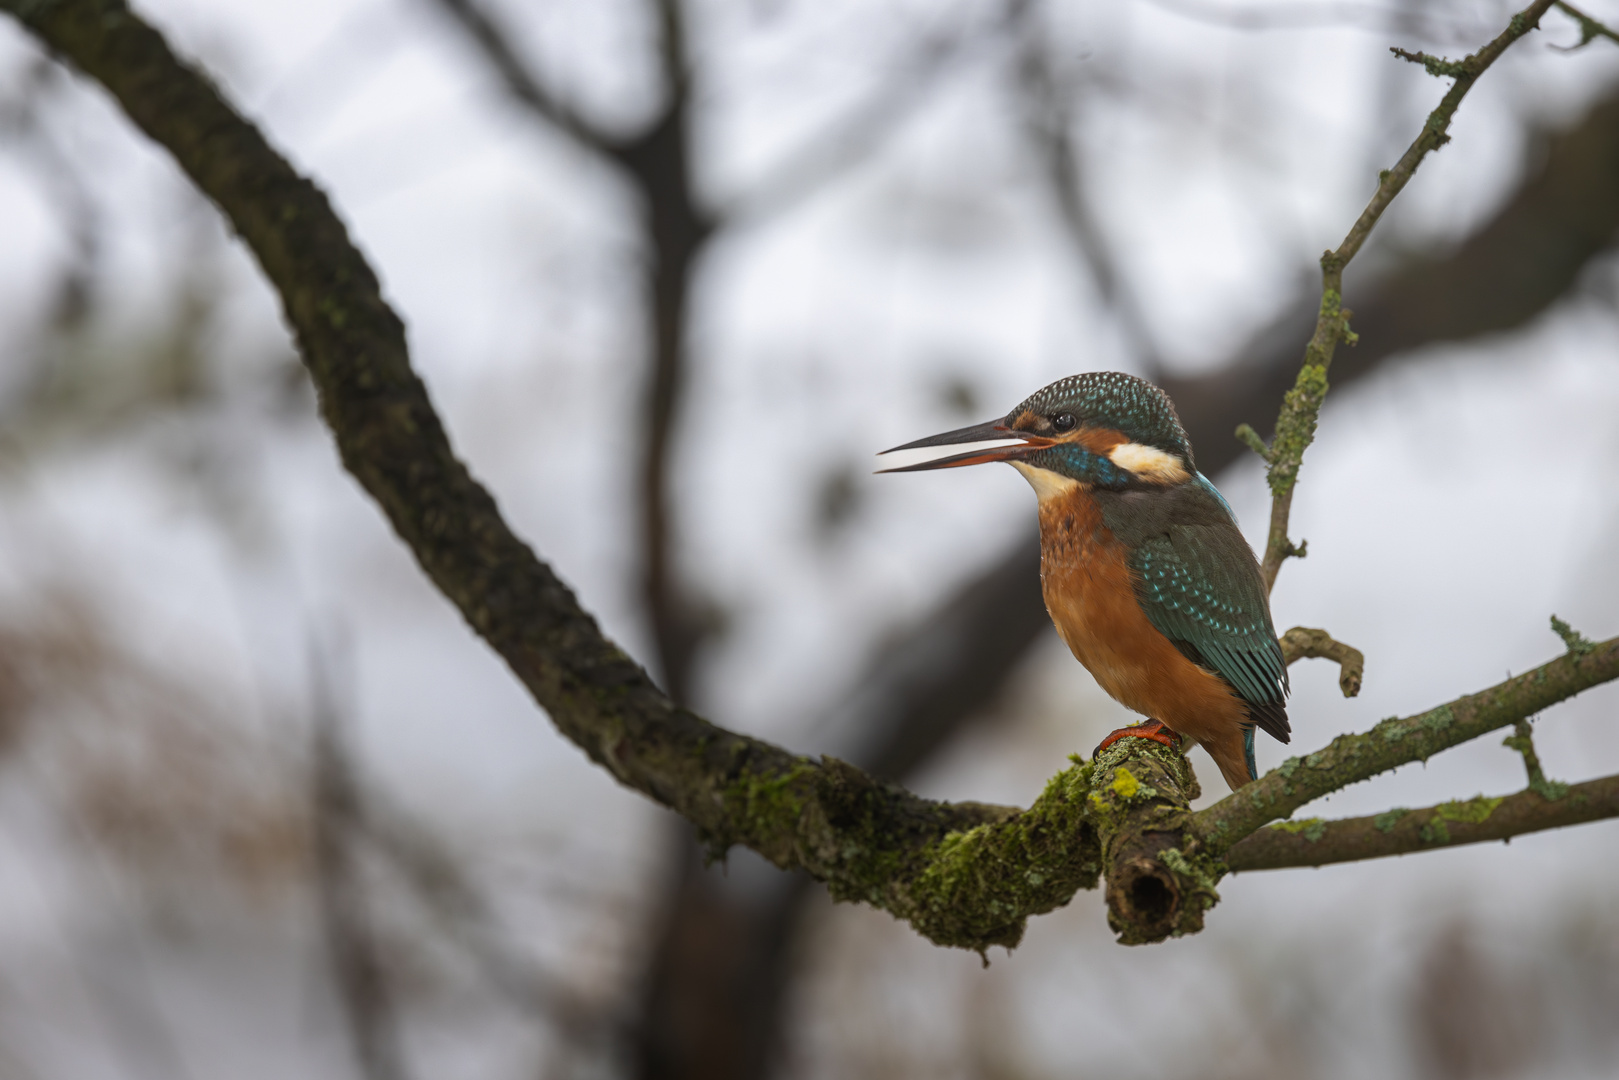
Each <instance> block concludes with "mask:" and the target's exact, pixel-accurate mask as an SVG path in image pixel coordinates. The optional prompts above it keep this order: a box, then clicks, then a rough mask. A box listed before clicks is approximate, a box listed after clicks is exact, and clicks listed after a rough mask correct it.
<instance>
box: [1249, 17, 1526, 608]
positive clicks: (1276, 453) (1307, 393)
mask: <svg viewBox="0 0 1619 1080" xmlns="http://www.w3.org/2000/svg"><path fill="white" fill-rule="evenodd" d="M1552 3H1553V0H1535V2H1534V3H1532V4H1530V5H1529V6H1528V7H1526V8H1524V9H1523V11H1521V12H1519V13H1518V14H1516V15H1514V16H1513V17H1512V21H1511V22H1510V23H1509V24H1508V26H1507V28H1506V29H1505V30H1503V31H1502V32H1501V33H1500V34H1499V35H1498V36H1497V37H1496V38H1495V40H1494V41H1491V42H1490V43H1489V44H1488V45H1486V46H1484V48H1482V49H1480V50H1479V51H1478V52H1476V53H1473V54H1472V55H1471V56H1468V57H1467V58H1465V59H1463V60H1461V61H1457V62H1451V61H1434V60H1433V59H1432V58H1431V57H1423V56H1422V55H1421V54H1415V55H1413V54H1405V53H1402V50H1399V49H1395V50H1394V52H1395V53H1396V54H1400V55H1406V56H1408V57H1411V58H1413V59H1419V60H1425V61H1428V62H1429V63H1428V64H1427V65H1426V66H1427V67H1428V70H1429V72H1430V73H1431V74H1435V75H1447V76H1450V77H1451V78H1454V79H1455V80H1456V81H1455V82H1454V83H1453V84H1452V85H1451V88H1450V89H1449V90H1448V91H1446V93H1445V96H1444V97H1443V98H1441V99H1440V102H1439V105H1438V107H1437V108H1435V109H1434V111H1433V112H1432V113H1430V114H1429V115H1428V121H1427V123H1426V124H1424V125H1423V127H1422V133H1421V134H1419V135H1418V136H1417V138H1416V140H1415V141H1414V142H1412V144H1411V145H1410V147H1409V148H1407V150H1406V152H1405V153H1404V154H1403V155H1401V157H1400V160H1399V161H1398V162H1396V163H1395V165H1394V168H1392V169H1388V170H1385V171H1384V172H1383V173H1382V175H1381V176H1380V177H1379V178H1378V181H1379V182H1378V185H1377V191H1376V192H1375V193H1374V194H1373V195H1372V201H1371V202H1369V203H1368V204H1367V205H1366V209H1365V210H1362V211H1361V214H1360V217H1359V218H1357V219H1356V221H1355V224H1354V225H1353V226H1351V227H1350V230H1349V233H1348V235H1346V236H1345V237H1344V239H1343V243H1341V244H1339V245H1338V249H1337V250H1336V251H1328V252H1325V253H1324V254H1323V255H1322V256H1321V286H1322V287H1321V306H1320V309H1319V311H1318V313H1317V315H1316V323H1315V333H1314V334H1313V335H1311V338H1310V343H1309V345H1308V346H1306V347H1305V351H1304V366H1303V367H1302V368H1301V369H1300V370H1299V374H1298V378H1297V380H1296V381H1295V382H1294V384H1293V389H1292V390H1290V391H1288V393H1287V396H1286V397H1285V398H1284V399H1283V401H1282V411H1281V414H1280V415H1279V416H1278V417H1277V418H1276V436H1275V438H1274V439H1272V440H1271V445H1270V447H1269V448H1268V449H1267V450H1266V451H1265V453H1264V457H1265V459H1266V461H1267V462H1268V463H1269V466H1270V467H1269V469H1268V470H1267V471H1266V480H1267V481H1268V482H1269V484H1270V490H1271V515H1270V533H1269V537H1268V539H1267V541H1266V544H1265V557H1264V559H1263V560H1262V563H1261V569H1262V570H1263V571H1264V575H1265V585H1266V587H1267V588H1274V587H1275V585H1276V575H1277V574H1278V573H1280V572H1281V569H1282V563H1283V562H1285V561H1286V560H1287V559H1288V558H1290V557H1292V556H1295V555H1301V554H1303V550H1304V549H1303V547H1302V546H1300V547H1294V546H1293V542H1292V541H1291V540H1289V539H1288V537H1287V524H1288V517H1289V515H1290V514H1291V512H1292V508H1293V487H1294V485H1295V484H1296V483H1298V476H1299V466H1300V464H1301V463H1302V462H1303V459H1304V451H1305V450H1307V449H1308V448H1309V446H1310V444H1311V443H1312V442H1314V441H1315V427H1316V420H1317V418H1318V417H1319V416H1320V415H1321V405H1322V403H1323V401H1324V400H1325V399H1326V395H1327V369H1328V368H1329V367H1330V366H1331V364H1332V354H1333V352H1334V351H1336V349H1337V347H1338V343H1339V342H1340V341H1342V342H1345V343H1347V344H1350V345H1353V344H1354V343H1355V341H1356V337H1355V334H1354V332H1353V331H1351V330H1350V329H1349V316H1350V314H1351V313H1350V312H1349V311H1347V310H1345V309H1344V307H1343V273H1344V267H1346V266H1348V265H1349V262H1350V260H1351V259H1353V258H1354V257H1355V254H1356V253H1357V252H1359V251H1360V249H1361V245H1363V244H1364V243H1365V242H1366V238H1367V237H1368V236H1370V235H1371V232H1372V229H1373V228H1374V227H1375V226H1376V225H1377V222H1378V219H1380V218H1381V217H1382V216H1383V212H1384V211H1385V210H1387V209H1388V207H1389V204H1390V203H1392V202H1393V201H1394V198H1395V196H1397V195H1398V194H1399V193H1400V192H1401V191H1403V190H1404V189H1405V185H1406V184H1407V183H1409V182H1410V180H1411V177H1412V176H1413V175H1415V173H1416V171H1417V166H1419V165H1421V164H1422V160H1423V158H1425V157H1427V156H1428V155H1429V154H1430V153H1432V152H1433V151H1435V150H1438V149H1439V148H1440V147H1441V146H1443V145H1445V143H1447V142H1449V141H1450V135H1449V134H1448V132H1449V130H1450V121H1451V118H1452V117H1453V116H1455V115H1456V109H1457V107H1458V106H1460V105H1461V103H1462V98H1464V97H1466V96H1467V92H1468V91H1469V90H1470V89H1472V87H1473V84H1474V83H1475V82H1477V81H1478V77H1479V76H1480V75H1482V74H1483V73H1484V72H1485V70H1487V69H1488V68H1489V66H1490V65H1491V64H1493V63H1495V61H1496V59H1497V58H1498V57H1500V55H1501V54H1502V53H1504V52H1505V51H1506V50H1507V48H1508V46H1510V45H1511V44H1512V43H1513V42H1515V41H1517V40H1518V39H1519V38H1521V37H1523V36H1524V35H1525V34H1527V33H1529V31H1531V30H1533V29H1535V28H1536V27H1537V26H1538V25H1539V23H1540V17H1541V16H1542V15H1544V14H1545V13H1546V9H1547V8H1549V7H1551V5H1552ZM1250 445H1252V444H1251V443H1250Z"/></svg>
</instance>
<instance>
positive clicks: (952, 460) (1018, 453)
mask: <svg viewBox="0 0 1619 1080" xmlns="http://www.w3.org/2000/svg"><path fill="white" fill-rule="evenodd" d="M1051 444H1052V440H1051V439H1047V438H1044V437H1043V436H1040V435H1035V434H1033V433H1032V432H1027V431H1014V430H1013V429H1012V428H1009V427H1007V426H1006V423H1005V421H1003V420H991V421H989V422H988V423H985V424H976V425H974V426H973V427H964V428H957V429H956V430H955V431H946V432H945V433H944V434H942V435H929V436H928V437H927V438H925V439H917V440H916V441H915V442H908V443H906V444H905V445H904V446H896V447H893V448H892V449H889V450H884V451H883V453H884V454H894V453H898V452H900V451H902V450H934V449H935V448H936V447H948V448H949V449H947V450H935V452H934V454H933V455H931V456H929V457H927V458H925V459H924V460H922V461H917V462H913V463H911V464H909V465H895V466H893V467H891V468H887V469H878V470H877V471H878V472H880V473H891V472H922V471H923V470H926V469H954V468H958V467H960V466H962V465H982V464H985V463H986V462H990V461H1016V460H1017V459H1018V458H1020V457H1023V456H1024V455H1026V454H1028V453H1029V451H1031V450H1038V449H1040V448H1041V447H1043V446H1050V445H1051ZM907 456H910V455H907Z"/></svg>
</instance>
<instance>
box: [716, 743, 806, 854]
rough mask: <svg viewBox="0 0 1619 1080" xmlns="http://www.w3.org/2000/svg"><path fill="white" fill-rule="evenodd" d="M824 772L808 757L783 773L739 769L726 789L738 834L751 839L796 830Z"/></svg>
mask: <svg viewBox="0 0 1619 1080" xmlns="http://www.w3.org/2000/svg"><path fill="white" fill-rule="evenodd" d="M820 772H821V770H820V767H819V766H817V765H816V764H815V763H814V762H812V761H810V760H809V759H808V758H799V759H797V761H796V762H795V763H794V764H793V766H792V767H791V768H790V769H787V770H786V771H783V772H768V773H763V774H761V773H757V772H754V771H752V770H748V769H744V770H742V771H741V772H739V773H738V775H737V776H736V777H735V778H734V779H732V780H731V781H730V782H729V783H727V784H726V785H725V788H724V792H725V794H724V800H725V810H726V815H727V817H729V818H730V820H731V823H732V827H733V829H734V830H735V832H736V834H737V836H738V837H739V838H740V837H747V838H750V839H751V838H753V837H760V836H771V835H776V836H780V835H791V834H793V833H796V832H797V831H798V823H799V819H800V818H801V817H802V816H803V813H804V807H805V804H806V802H807V800H808V798H809V796H810V793H811V791H812V790H813V785H814V784H815V781H816V779H817V778H818V777H819V775H820Z"/></svg>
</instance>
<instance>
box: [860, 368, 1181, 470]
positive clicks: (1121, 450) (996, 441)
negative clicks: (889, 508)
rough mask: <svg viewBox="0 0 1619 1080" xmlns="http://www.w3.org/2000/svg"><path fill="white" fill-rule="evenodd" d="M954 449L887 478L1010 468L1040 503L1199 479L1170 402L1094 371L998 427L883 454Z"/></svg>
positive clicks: (1139, 383) (1031, 400) (1142, 383)
mask: <svg viewBox="0 0 1619 1080" xmlns="http://www.w3.org/2000/svg"><path fill="white" fill-rule="evenodd" d="M941 447H949V448H951V449H950V450H947V451H944V452H942V453H941V454H940V455H939V456H937V457H933V458H930V459H928V460H926V461H921V462H917V463H915V464H910V465H901V466H897V467H895V468H890V469H882V470H880V471H881V472H920V471H922V470H924V469H950V468H955V467H957V466H960V465H980V464H983V463H985V462H990V461H1005V462H1009V463H1010V464H1012V465H1014V466H1016V468H1017V470H1018V471H1019V472H1021V473H1022V474H1023V475H1024V477H1025V478H1027V479H1028V481H1029V483H1030V484H1032V485H1033V486H1034V490H1035V492H1036V493H1037V494H1038V495H1039V496H1040V498H1042V499H1045V498H1049V497H1051V496H1054V495H1057V494H1060V493H1063V492H1066V491H1070V490H1073V489H1074V488H1075V487H1076V486H1084V487H1104V488H1113V489H1121V488H1129V487H1164V486H1173V485H1176V484H1180V483H1183V482H1185V481H1187V480H1190V479H1191V478H1192V477H1194V476H1196V475H1197V467H1196V466H1195V465H1194V464H1193V462H1192V447H1191V444H1190V443H1188V442H1187V440H1186V431H1185V429H1183V428H1182V427H1181V422H1180V418H1179V417H1178V416H1176V415H1175V406H1174V405H1173V404H1171V403H1170V400H1169V397H1168V395H1166V394H1165V393H1164V392H1163V391H1162V390H1160V389H1158V388H1157V387H1156V386H1154V385H1152V383H1150V382H1147V381H1146V380H1145V379H1138V378H1136V377H1135V376H1134V375H1126V374H1124V373H1123V372H1119V371H1092V372H1086V373H1084V374H1082V375H1070V376H1068V377H1067V378H1066V379H1058V380H1057V381H1056V382H1054V383H1052V384H1051V385H1050V386H1047V387H1045V388H1043V389H1041V390H1039V391H1037V392H1036V393H1034V394H1032V395H1030V396H1029V397H1028V398H1027V399H1025V400H1024V401H1023V402H1022V403H1021V404H1019V405H1018V406H1017V407H1016V408H1015V409H1013V410H1012V411H1011V412H1009V413H1007V414H1006V415H1005V416H1004V417H1001V418H1000V419H998V420H991V421H989V422H988V423H984V424H977V425H974V426H973V427H965V428H958V429H957V430H955V431H947V432H945V433H944V434H942V435H933V436H930V437H928V438H926V439H917V440H916V441H915V442H908V443H906V444H905V445H904V446H896V447H894V448H893V449H892V450H884V451H883V453H885V454H891V453H894V452H895V451H899V450H924V449H933V448H941Z"/></svg>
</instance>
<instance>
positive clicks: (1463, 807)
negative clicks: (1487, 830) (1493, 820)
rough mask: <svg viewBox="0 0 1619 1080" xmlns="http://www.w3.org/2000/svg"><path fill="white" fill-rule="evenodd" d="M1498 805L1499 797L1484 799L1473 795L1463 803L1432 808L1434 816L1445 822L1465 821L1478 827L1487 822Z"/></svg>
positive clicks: (1450, 803)
mask: <svg viewBox="0 0 1619 1080" xmlns="http://www.w3.org/2000/svg"><path fill="white" fill-rule="evenodd" d="M1500 805H1501V799H1500V797H1499V796H1497V797H1495V798H1486V797H1485V796H1483V795H1475V796H1473V797H1472V798H1471V799H1467V800H1465V801H1459V802H1457V801H1453V802H1447V803H1440V804H1439V805H1438V806H1436V807H1434V816H1435V817H1438V818H1443V819H1445V820H1446V821H1465V822H1467V823H1468V824H1470V825H1478V824H1480V823H1482V822H1484V821H1487V820H1489V817H1490V815H1491V814H1493V813H1495V808H1496V807H1497V806H1500Z"/></svg>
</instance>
